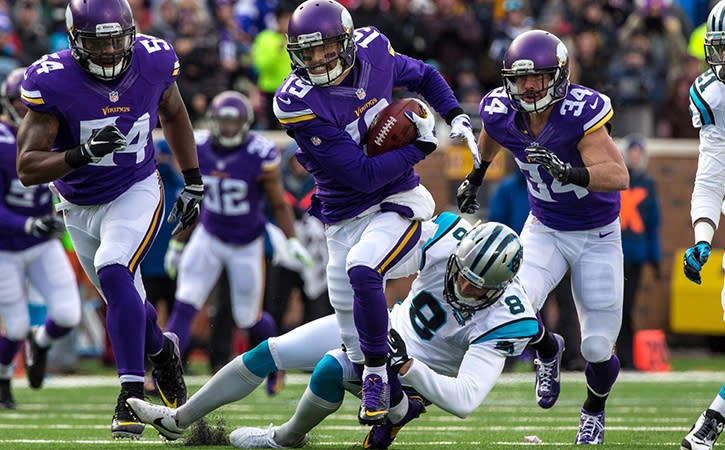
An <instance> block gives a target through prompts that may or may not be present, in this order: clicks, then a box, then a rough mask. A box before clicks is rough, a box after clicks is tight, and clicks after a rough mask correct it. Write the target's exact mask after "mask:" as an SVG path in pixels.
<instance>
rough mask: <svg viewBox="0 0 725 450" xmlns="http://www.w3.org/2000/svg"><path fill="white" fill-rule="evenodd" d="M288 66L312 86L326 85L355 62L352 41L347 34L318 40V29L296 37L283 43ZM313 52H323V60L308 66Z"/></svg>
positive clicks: (319, 34)
mask: <svg viewBox="0 0 725 450" xmlns="http://www.w3.org/2000/svg"><path fill="white" fill-rule="evenodd" d="M287 51H288V52H289V55H290V59H291V60H292V67H293V68H294V69H295V70H296V73H297V75H298V76H300V77H301V78H303V79H306V80H308V81H309V82H310V83H311V84H313V85H315V86H321V87H324V86H330V85H331V84H333V83H334V82H335V81H337V80H338V79H339V78H340V77H341V76H342V75H343V74H345V72H346V71H347V70H348V69H349V68H350V67H352V65H353V63H354V62H355V41H354V40H353V39H352V36H351V35H349V34H341V35H338V36H333V37H331V38H327V39H322V34H321V33H319V32H316V33H311V34H308V35H301V36H297V41H296V42H289V43H288V44H287ZM315 52H324V58H325V59H324V61H323V62H320V63H318V64H315V65H310V64H311V63H312V61H313V55H314V54H315Z"/></svg>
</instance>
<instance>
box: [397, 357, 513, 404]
mask: <svg viewBox="0 0 725 450" xmlns="http://www.w3.org/2000/svg"><path fill="white" fill-rule="evenodd" d="M505 361H506V357H505V356H503V355H502V354H501V353H500V352H498V351H496V350H494V349H493V348H492V347H491V346H490V345H487V344H472V345H471V346H470V347H469V348H468V351H467V352H466V354H465V356H464V357H463V361H462V362H461V366H460V367H459V369H458V376H457V377H455V378H454V377H448V376H445V375H441V374H439V373H436V372H435V371H433V370H432V369H431V368H430V367H428V366H426V365H425V363H423V362H421V361H420V360H419V359H413V363H412V364H411V366H410V369H409V370H408V372H407V373H406V374H405V375H403V376H401V380H402V381H403V382H404V383H405V384H410V385H411V386H413V388H415V390H417V391H418V392H419V393H420V394H421V395H423V396H424V397H425V398H426V399H428V400H430V401H431V402H433V403H434V404H435V405H436V406H438V407H439V408H441V409H443V410H445V411H447V412H449V413H451V414H454V415H456V416H458V417H460V418H465V417H468V416H469V415H470V414H471V413H472V412H473V411H475V410H476V408H478V407H479V405H481V403H483V400H484V399H485V398H486V396H487V395H488V393H489V392H491V389H492V388H493V386H494V385H495V384H496V381H497V380H498V377H499V376H500V375H501V372H502V371H503V366H504V362H505Z"/></svg>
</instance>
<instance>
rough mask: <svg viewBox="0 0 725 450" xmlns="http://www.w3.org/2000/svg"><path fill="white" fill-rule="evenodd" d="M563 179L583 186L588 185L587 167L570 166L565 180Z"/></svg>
mask: <svg viewBox="0 0 725 450" xmlns="http://www.w3.org/2000/svg"><path fill="white" fill-rule="evenodd" d="M564 181H565V182H567V183H571V184H576V185H577V186H581V187H584V188H585V187H587V186H589V169H587V168H586V167H571V168H570V169H569V170H567V174H566V180H564Z"/></svg>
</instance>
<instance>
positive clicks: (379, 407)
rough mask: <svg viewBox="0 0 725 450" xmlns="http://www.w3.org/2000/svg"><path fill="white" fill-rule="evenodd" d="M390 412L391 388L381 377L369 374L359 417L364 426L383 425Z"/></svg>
mask: <svg viewBox="0 0 725 450" xmlns="http://www.w3.org/2000/svg"><path fill="white" fill-rule="evenodd" d="M389 411H390V387H389V386H388V383H385V382H384V381H383V379H382V378H381V377H380V375H376V374H369V375H368V376H367V377H366V378H365V380H363V384H362V403H361V404H360V412H359V413H358V415H357V418H358V421H359V422H360V423H361V424H362V425H383V424H384V423H385V421H386V420H387V418H388V412H389Z"/></svg>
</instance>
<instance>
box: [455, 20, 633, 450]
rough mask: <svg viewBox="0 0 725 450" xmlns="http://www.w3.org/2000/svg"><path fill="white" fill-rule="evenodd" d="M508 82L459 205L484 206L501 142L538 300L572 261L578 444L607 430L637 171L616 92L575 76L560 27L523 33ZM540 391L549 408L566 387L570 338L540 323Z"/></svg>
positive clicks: (497, 96)
mask: <svg viewBox="0 0 725 450" xmlns="http://www.w3.org/2000/svg"><path fill="white" fill-rule="evenodd" d="M501 75H502V77H503V80H504V85H503V86H502V87H499V88H497V89H494V90H492V91H491V92H489V93H488V94H486V96H485V97H484V98H483V100H481V104H480V105H479V113H480V115H481V118H482V120H483V129H482V130H481V134H480V136H479V138H478V148H479V149H480V151H481V159H482V160H483V163H482V164H481V166H480V167H477V168H475V169H474V170H473V171H472V172H471V173H470V174H469V175H468V176H467V177H466V180H465V181H464V182H463V183H462V184H461V186H459V188H458V192H457V199H458V207H459V209H460V210H461V211H463V212H467V213H472V212H475V211H476V210H477V209H478V203H477V201H476V195H477V193H478V189H479V188H480V186H481V183H482V181H483V175H484V173H485V171H486V168H487V167H488V165H489V163H490V162H491V161H492V160H493V157H494V156H495V155H496V153H498V152H499V151H500V149H501V148H502V147H505V148H507V149H509V150H510V151H511V152H512V154H513V156H514V160H515V161H516V164H517V165H518V166H519V169H520V170H521V172H522V173H523V174H524V176H525V177H526V183H527V186H528V192H529V203H531V213H530V214H529V218H528V219H527V221H526V224H525V225H524V229H523V231H522V233H521V239H522V241H523V243H524V248H525V249H526V251H525V252H524V260H523V263H522V266H521V271H520V272H519V276H520V277H521V280H522V282H523V283H524V286H526V290H527V292H528V294H529V297H530V299H531V303H532V304H533V305H534V307H535V308H536V309H537V310H539V309H540V308H541V306H542V305H543V303H544V301H545V300H546V297H547V295H548V294H549V292H550V291H551V290H552V289H553V288H554V287H555V286H556V285H557V284H559V281H560V280H561V279H562V277H563V276H564V275H565V274H566V272H567V271H569V270H570V271H571V284H572V293H573V296H574V301H575V303H576V309H577V312H578V315H579V322H580V324H581V328H580V331H581V335H582V339H581V353H582V356H583V357H584V359H585V360H586V361H587V364H586V369H585V374H586V379H587V399H586V401H585V402H584V405H583V407H582V409H581V414H580V422H579V432H578V434H577V437H576V443H577V444H601V443H602V442H603V440H604V406H605V402H606V399H607V396H608V394H609V391H610V389H611V387H612V385H613V384H614V381H615V380H616V378H617V374H618V373H619V360H618V359H617V357H616V356H615V355H614V354H613V349H614V344H615V342H616V340H617V335H618V334H619V328H620V325H621V322H622V301H623V290H624V275H623V273H624V266H623V264H624V263H623V256H622V239H621V233H620V224H619V208H620V197H619V191H621V190H624V189H626V188H627V186H628V184H629V174H628V172H627V167H626V166H625V164H624V160H623V159H622V155H621V154H620V152H619V150H618V149H617V146H616V145H615V144H614V141H613V140H612V138H611V137H610V135H609V132H608V131H609V130H608V125H607V123H608V121H609V119H610V118H611V117H612V113H613V112H612V106H611V104H610V101H609V98H608V97H607V96H606V95H603V94H601V93H599V92H596V91H594V90H592V89H589V88H586V87H584V86H579V85H574V84H570V83H569V57H568V52H567V49H566V46H565V45H564V44H563V43H562V42H561V40H559V38H557V37H556V36H554V35H553V34H551V33H548V32H545V31H541V30H531V31H527V32H526V33H522V34H521V35H519V36H518V37H516V39H514V40H513V41H512V42H511V44H510V46H509V48H508V50H507V51H506V55H505V57H504V61H503V69H502V71H501ZM532 342H533V343H534V344H533V346H534V348H535V349H536V351H537V354H536V360H535V364H536V397H537V400H538V403H539V406H541V407H542V408H550V407H552V406H553V405H554V403H555V402H556V400H557V398H558V397H559V390H560V382H559V381H560V376H559V370H560V367H561V354H562V350H563V348H564V340H563V339H562V338H561V336H559V335H557V334H553V333H549V332H547V331H546V330H545V329H544V327H543V324H541V325H540V330H539V335H538V336H537V337H535V338H534V339H532Z"/></svg>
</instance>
